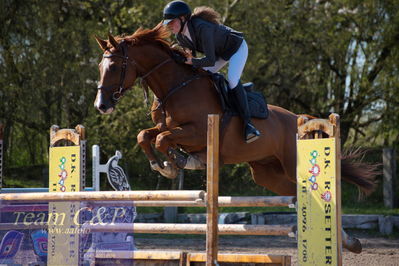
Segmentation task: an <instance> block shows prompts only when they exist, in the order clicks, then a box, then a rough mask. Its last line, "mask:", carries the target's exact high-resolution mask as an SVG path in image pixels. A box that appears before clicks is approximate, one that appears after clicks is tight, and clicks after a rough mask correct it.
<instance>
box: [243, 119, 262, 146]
mask: <svg viewBox="0 0 399 266" xmlns="http://www.w3.org/2000/svg"><path fill="white" fill-rule="evenodd" d="M248 131H250V132H249V133H248ZM244 133H245V142H246V143H251V142H254V141H255V140H257V139H258V138H259V136H260V132H259V130H257V129H256V128H255V127H254V126H253V125H252V124H251V123H248V124H247V125H246V126H245V132H244Z"/></svg>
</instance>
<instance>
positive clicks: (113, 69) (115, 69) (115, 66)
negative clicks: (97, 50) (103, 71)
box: [109, 65, 118, 72]
mask: <svg viewBox="0 0 399 266" xmlns="http://www.w3.org/2000/svg"><path fill="white" fill-rule="evenodd" d="M117 70H118V66H117V65H111V66H110V67H109V71H111V72H115V71H117Z"/></svg>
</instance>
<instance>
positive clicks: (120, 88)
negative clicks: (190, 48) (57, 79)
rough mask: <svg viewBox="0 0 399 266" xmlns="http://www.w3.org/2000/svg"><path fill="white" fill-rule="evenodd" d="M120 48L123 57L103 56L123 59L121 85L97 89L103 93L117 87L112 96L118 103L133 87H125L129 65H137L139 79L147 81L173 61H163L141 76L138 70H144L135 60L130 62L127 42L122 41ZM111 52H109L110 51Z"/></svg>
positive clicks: (118, 55)
mask: <svg viewBox="0 0 399 266" xmlns="http://www.w3.org/2000/svg"><path fill="white" fill-rule="evenodd" d="M119 47H121V48H122V55H120V54H113V53H109V54H103V58H111V57H119V58H122V70H121V76H120V78H119V85H118V84H113V85H110V86H107V87H104V86H103V85H99V86H98V87H97V89H99V90H101V91H112V90H113V89H114V88H115V87H117V88H118V90H117V91H115V92H114V93H113V94H112V99H113V100H114V101H115V102H118V101H119V100H120V98H121V97H122V96H123V94H124V93H125V92H126V91H127V90H129V89H130V88H131V87H132V86H130V87H125V86H124V83H125V77H126V70H127V66H128V63H130V64H132V65H135V66H136V73H137V77H139V78H141V79H142V80H144V79H146V78H147V77H148V76H150V75H151V74H152V73H154V71H155V70H157V69H158V68H160V67H161V66H163V65H165V64H166V63H169V62H171V61H172V59H171V58H168V59H166V60H164V61H162V62H161V63H159V64H158V65H156V66H155V67H153V68H152V69H151V70H150V71H148V72H147V73H146V74H144V75H142V76H140V75H139V74H138V71H137V69H143V68H142V67H141V66H140V65H139V64H138V63H137V62H136V61H135V60H134V59H130V60H129V56H128V53H127V43H126V42H125V40H123V41H121V42H120V43H119ZM107 50H108V49H107ZM108 51H109V50H108Z"/></svg>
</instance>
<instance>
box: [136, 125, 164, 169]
mask: <svg viewBox="0 0 399 266" xmlns="http://www.w3.org/2000/svg"><path fill="white" fill-rule="evenodd" d="M159 133H161V130H160V127H152V128H148V129H144V130H142V131H140V133H139V134H138V135H137V143H138V144H139V145H140V147H141V149H142V150H143V151H144V154H145V155H146V156H147V159H148V161H149V162H150V165H151V168H152V169H154V170H157V169H158V168H161V169H162V168H164V166H163V164H162V163H161V161H160V160H159V158H158V157H157V156H156V155H155V153H154V150H153V148H152V147H151V143H155V138H156V137H157V135H158V134H159Z"/></svg>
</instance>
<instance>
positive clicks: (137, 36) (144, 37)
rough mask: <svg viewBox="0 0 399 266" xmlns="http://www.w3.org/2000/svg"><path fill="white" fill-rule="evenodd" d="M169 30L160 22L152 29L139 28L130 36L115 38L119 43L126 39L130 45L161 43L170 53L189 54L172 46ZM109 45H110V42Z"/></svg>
mask: <svg viewBox="0 0 399 266" xmlns="http://www.w3.org/2000/svg"><path fill="white" fill-rule="evenodd" d="M170 35H171V34H170V32H169V30H168V29H167V28H166V27H165V26H163V25H162V23H159V24H158V25H157V26H155V27H154V28H152V29H144V28H141V27H140V28H139V29H137V30H136V31H135V32H134V33H133V34H132V35H128V36H115V40H116V41H117V42H118V43H119V42H121V41H123V40H124V41H126V42H127V43H128V44H129V45H132V46H134V45H145V44H156V45H159V46H160V47H161V48H162V49H163V50H164V51H166V52H167V53H168V54H170V55H173V54H174V53H178V54H180V55H182V56H187V54H186V53H185V52H184V51H183V50H182V49H179V48H177V47H172V46H171V43H170V42H169V40H168V38H169V37H170ZM108 45H110V44H109V43H108Z"/></svg>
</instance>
